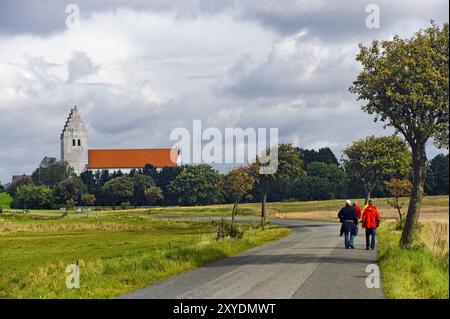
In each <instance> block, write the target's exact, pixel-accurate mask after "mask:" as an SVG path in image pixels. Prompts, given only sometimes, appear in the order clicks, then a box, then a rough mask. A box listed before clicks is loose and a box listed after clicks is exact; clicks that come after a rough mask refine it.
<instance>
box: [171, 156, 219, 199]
mask: <svg viewBox="0 0 450 319" xmlns="http://www.w3.org/2000/svg"><path fill="white" fill-rule="evenodd" d="M220 179H221V176H220V174H219V173H218V172H217V171H216V170H214V169H213V168H212V167H211V166H209V165H207V164H199V165H192V166H185V167H184V168H183V170H182V171H181V173H180V174H179V175H178V176H177V177H176V178H175V180H174V181H172V182H171V183H170V186H169V190H170V192H171V193H172V194H173V196H174V197H175V198H176V201H177V203H178V204H181V205H187V206H190V205H210V204H220V203H222V202H223V194H222V190H221V188H220V186H219V182H220Z"/></svg>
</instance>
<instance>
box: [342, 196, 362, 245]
mask: <svg viewBox="0 0 450 319" xmlns="http://www.w3.org/2000/svg"><path fill="white" fill-rule="evenodd" d="M338 218H339V220H340V221H341V231H340V236H342V235H344V236H345V237H344V243H345V248H346V249H349V248H352V249H354V248H355V246H354V245H353V241H354V239H355V236H356V227H357V226H358V213H357V212H356V209H355V208H354V207H353V206H352V203H351V202H350V201H349V200H347V201H345V206H344V207H343V208H341V210H340V211H339V213H338Z"/></svg>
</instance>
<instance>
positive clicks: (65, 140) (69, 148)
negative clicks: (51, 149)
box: [61, 106, 88, 174]
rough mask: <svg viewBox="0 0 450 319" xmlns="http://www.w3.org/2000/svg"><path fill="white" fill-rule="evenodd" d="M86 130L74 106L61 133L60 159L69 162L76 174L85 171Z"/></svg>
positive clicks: (86, 154) (86, 153)
mask: <svg viewBox="0 0 450 319" xmlns="http://www.w3.org/2000/svg"><path fill="white" fill-rule="evenodd" d="M87 157H88V132H87V129H86V126H85V125H84V122H83V119H82V118H81V115H80V111H79V110H78V108H77V107H76V106H74V107H73V108H72V109H71V110H70V114H69V117H68V118H67V121H66V124H65V125H64V128H63V131H62V133H61V160H62V161H66V162H67V163H69V165H70V166H71V167H73V169H74V170H75V172H76V173H77V174H80V173H82V172H83V171H85V169H86V166H87V163H88V159H87Z"/></svg>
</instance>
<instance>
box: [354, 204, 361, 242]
mask: <svg viewBox="0 0 450 319" xmlns="http://www.w3.org/2000/svg"><path fill="white" fill-rule="evenodd" d="M353 208H354V209H355V210H356V213H357V214H358V222H361V217H362V210H361V207H360V206H359V205H358V203H357V202H356V201H354V202H353ZM358 233H359V226H356V231H355V236H358Z"/></svg>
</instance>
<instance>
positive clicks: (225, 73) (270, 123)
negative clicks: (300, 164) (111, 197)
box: [0, 0, 448, 182]
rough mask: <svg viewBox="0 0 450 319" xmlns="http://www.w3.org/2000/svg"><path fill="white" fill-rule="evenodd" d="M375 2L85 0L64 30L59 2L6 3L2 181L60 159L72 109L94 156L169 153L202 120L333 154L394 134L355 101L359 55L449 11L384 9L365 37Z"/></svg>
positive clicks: (411, 6)
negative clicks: (273, 134)
mask: <svg viewBox="0 0 450 319" xmlns="http://www.w3.org/2000/svg"><path fill="white" fill-rule="evenodd" d="M367 2H368V1H356V2H355V4H352V5H348V4H345V5H343V4H342V3H339V2H338V1H333V2H330V1H325V0H321V1H314V2H313V3H312V2H310V1H303V0H301V1H299V0H296V1H294V0H284V1H250V0H245V1H221V0H216V1H195V0H192V1H163V0H153V1H141V0H135V1H128V2H123V1H120V0H112V1H109V2H107V3H106V2H99V1H84V0H80V1H79V4H80V9H81V27H80V28H79V29H74V30H67V29H66V28H65V26H64V21H65V16H64V10H63V9H64V8H63V7H62V10H60V9H61V6H63V4H62V3H63V2H60V1H46V2H45V3H42V4H41V5H40V6H35V5H33V2H29V1H14V2H4V1H2V2H1V3H0V29H1V30H2V31H0V48H1V50H0V136H1V138H0V147H1V149H2V150H3V151H2V152H0V180H1V181H2V182H7V181H9V179H10V176H11V175H12V174H21V173H24V172H25V173H30V172H31V170H32V169H33V168H34V167H36V166H37V165H38V163H39V161H40V160H41V158H42V157H43V156H45V155H50V156H56V157H59V133H60V131H61V129H62V126H63V124H64V121H65V119H66V117H67V113H68V111H69V108H70V107H71V106H73V105H75V104H76V105H79V107H80V109H81V113H82V116H83V117H84V118H85V120H86V121H87V124H88V127H89V133H90V134H89V136H90V145H91V147H96V148H97V147H105V148H106V147H121V148H123V147H130V148H131V147H163V146H170V145H171V141H169V133H170V131H171V129H173V128H175V127H186V128H190V127H191V126H192V120H193V119H201V120H203V123H204V124H205V125H207V126H216V127H219V128H224V127H230V126H239V127H242V128H247V127H254V128H258V127H267V128H268V127H278V128H279V132H280V140H281V141H283V142H294V143H296V144H298V145H300V146H302V147H305V146H307V147H313V146H314V147H318V146H325V145H328V146H331V147H332V148H333V150H334V151H336V152H340V151H341V150H342V148H343V147H345V145H347V144H348V143H349V141H351V140H353V139H355V138H360V137H364V136H365V135H368V134H381V133H386V132H387V131H385V130H383V129H382V128H381V125H380V124H374V123H373V122H372V121H371V117H370V116H369V115H367V114H365V113H363V112H361V111H360V109H359V106H358V103H357V102H356V101H355V97H354V96H352V95H350V94H349V93H348V92H347V89H348V87H349V85H350V84H351V82H352V81H353V79H354V77H355V75H356V74H357V72H358V68H359V66H358V64H357V63H356V62H355V61H354V57H355V54H356V49H357V47H356V44H357V42H359V41H363V42H366V43H367V41H368V40H370V39H373V38H388V37H390V36H392V35H393V34H395V33H398V34H400V35H401V36H407V35H410V34H411V33H412V32H414V31H416V30H417V29H419V28H420V27H425V26H427V24H428V23H429V22H428V20H429V19H430V18H435V19H436V20H437V21H438V22H442V21H448V2H447V1H439V0H433V1H431V2H427V3H424V2H422V1H415V0H414V1H408V2H406V1H398V2H395V3H393V2H391V1H389V2H388V1H376V2H377V3H379V4H380V6H381V9H382V19H381V27H382V28H381V29H380V30H368V29H366V28H365V26H364V18H365V11H364V7H365V4H366V3H367ZM370 2H373V1H370ZM444 9H445V10H444ZM37 13H39V14H37ZM60 13H61V15H60ZM337 155H338V154H337Z"/></svg>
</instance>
